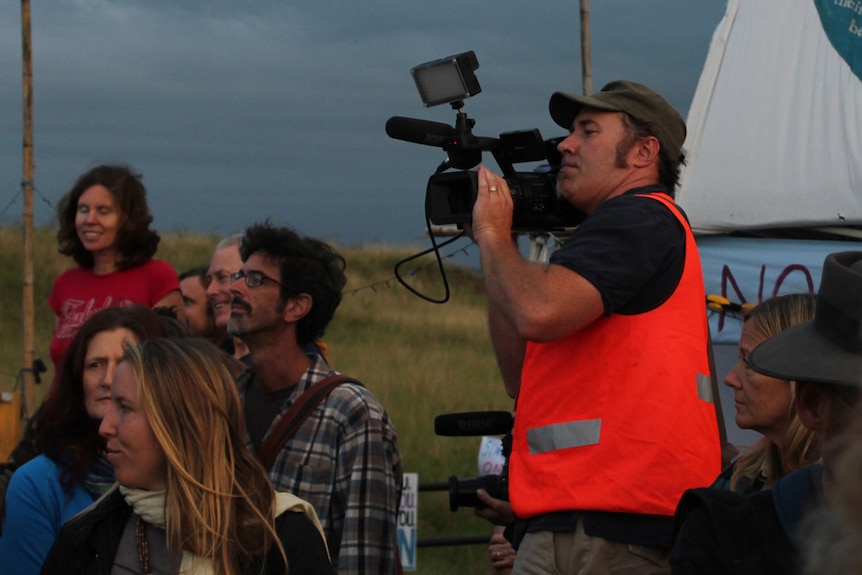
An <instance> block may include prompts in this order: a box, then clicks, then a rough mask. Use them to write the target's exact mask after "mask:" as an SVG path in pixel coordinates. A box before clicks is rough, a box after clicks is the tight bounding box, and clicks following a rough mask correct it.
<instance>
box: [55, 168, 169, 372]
mask: <svg viewBox="0 0 862 575" xmlns="http://www.w3.org/2000/svg"><path fill="white" fill-rule="evenodd" d="M57 219H58V220H59V226H60V230H59V231H58V232H57V240H58V241H59V251H60V253H61V254H64V255H68V256H72V258H73V259H74V260H75V263H77V264H78V267H75V268H72V269H69V270H66V271H65V272H63V273H62V274H60V276H59V277H57V279H56V280H55V281H54V286H53V288H52V290H51V296H50V298H49V300H48V303H49V305H50V306H51V309H52V310H53V311H54V314H55V315H56V321H55V330H54V337H53V339H52V340H51V359H52V361H53V362H54V366H55V367H56V366H59V365H61V363H62V360H63V355H64V354H65V352H66V348H67V347H68V345H69V343H70V342H71V341H72V338H73V337H74V336H75V333H77V331H78V328H79V327H80V326H81V325H82V324H83V323H84V322H85V321H86V320H87V318H88V317H90V316H91V315H93V314H94V313H95V312H97V311H99V310H100V309H104V308H108V307H118V306H127V305H130V304H133V303H137V304H142V305H146V306H148V307H151V308H155V307H168V308H172V309H173V310H174V312H175V313H176V315H177V316H180V319H182V316H183V315H184V314H183V305H182V296H181V295H180V289H179V281H178V279H177V273H176V271H175V270H174V268H173V267H171V265H170V264H169V263H167V262H165V261H162V260H154V259H152V258H153V255H154V254H155V253H156V249H157V247H158V245H159V240H160V238H159V235H158V234H157V233H156V232H155V231H153V230H151V229H150V224H151V223H152V221H153V216H152V215H151V214H150V209H149V207H148V206H147V198H146V189H145V188H144V186H143V184H142V183H141V176H140V174H137V173H135V172H134V171H133V170H132V169H131V168H130V167H129V166H123V165H102V166H97V167H95V168H93V169H91V170H90V171H88V172H86V173H85V174H83V175H82V176H81V177H79V178H78V181H77V182H75V185H74V187H73V188H72V190H71V191H70V192H69V193H68V194H66V195H65V196H63V198H62V199H61V200H60V203H59V206H58V207H57Z"/></svg>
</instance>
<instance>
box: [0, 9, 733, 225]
mask: <svg viewBox="0 0 862 575" xmlns="http://www.w3.org/2000/svg"><path fill="white" fill-rule="evenodd" d="M31 2H32V12H33V17H32V33H33V54H34V96H35V100H34V106H35V158H36V164H37V166H36V187H37V190H38V193H39V196H40V197H39V198H37V203H36V206H37V207H36V216H37V221H38V222H40V223H45V222H47V221H50V219H51V217H52V215H53V214H52V208H51V206H49V205H48V204H47V203H46V202H50V203H52V204H54V203H56V201H57V200H58V199H59V197H60V196H61V195H62V194H63V193H64V192H65V191H66V189H67V188H68V187H69V186H70V185H71V183H72V182H73V181H74V179H75V178H76V177H77V175H78V174H80V173H81V172H82V171H84V170H86V169H87V168H89V167H91V166H92V165H94V164H96V163H100V162H108V161H121V162H128V163H131V164H132V165H134V166H135V167H136V168H137V169H138V170H140V171H141V172H142V173H143V174H144V178H145V180H144V181H145V183H146V185H147V187H148V190H149V197H150V203H151V206H152V209H153V212H154V215H155V217H156V224H157V227H158V228H160V229H177V228H186V229H190V230H197V231H205V232H206V231H216V232H218V233H230V232H232V231H235V230H240V229H242V228H243V227H245V226H246V225H248V224H249V223H251V222H253V221H256V220H260V219H263V218H265V217H272V218H273V219H274V220H275V221H277V222H280V223H289V224H292V225H294V226H296V227H298V228H300V229H302V230H304V231H306V232H309V233H314V234H319V235H323V236H326V237H330V238H335V239H341V240H343V241H350V242H354V241H371V240H382V241H389V242H407V241H414V242H418V241H421V240H420V239H419V238H421V230H422V227H423V225H424V221H423V215H422V205H423V197H424V188H425V181H426V179H427V176H428V175H429V174H430V173H431V171H432V170H433V169H434V168H435V167H436V166H437V164H438V163H439V162H440V161H441V160H442V159H443V155H442V152H440V151H439V150H435V149H433V148H427V147H423V146H416V145H411V144H408V143H404V142H397V141H393V140H390V139H388V138H387V137H386V135H385V133H384V131H383V126H384V124H385V122H386V119H387V118H388V117H390V116H393V115H405V116H416V117H422V118H426V119H430V120H435V121H442V122H447V123H451V122H452V121H453V120H454V113H453V112H452V110H451V109H449V108H448V107H446V106H441V107H437V108H432V109H427V110H426V109H423V108H422V106H421V103H420V100H419V97H418V95H417V94H416V92H415V88H414V86H413V83H412V79H411V77H410V74H409V69H410V68H411V67H413V66H415V65H416V64H419V63H422V62H425V61H428V60H432V59H435V58H439V57H443V56H447V55H450V54H455V53H458V52H462V51H465V50H475V52H476V54H477V56H478V58H479V62H480V68H479V70H478V71H477V76H478V78H479V81H480V83H481V85H482V90H483V91H482V93H481V94H479V95H478V96H476V97H475V98H471V99H470V100H468V101H467V105H466V108H465V110H466V111H467V112H468V114H469V115H470V116H471V117H472V118H474V119H475V120H476V129H475V132H476V133H477V134H479V135H491V136H493V135H496V134H499V133H500V132H502V131H507V130H512V129H526V128H539V129H541V130H542V132H543V135H544V136H545V137H551V136H554V135H559V134H560V133H561V131H560V130H559V128H556V127H555V126H554V125H553V123H552V122H551V121H550V118H548V115H547V99H548V96H549V95H550V93H551V92H553V91H554V90H558V89H565V90H569V91H579V90H580V86H581V82H580V46H579V39H578V29H579V22H578V3H577V2H574V1H573V0H569V1H568V2H560V1H548V2H541V3H532V2H515V1H511V0H510V1H504V0H498V1H495V2H471V3H464V2H460V1H459V2H455V1H451V0H447V1H442V2H403V1H399V2H394V1H378V2H337V3H336V2H324V1H315V2H310V1H306V2H296V1H294V2H284V1H278V2H276V1H246V2H239V1H228V0H222V1H203V0H200V1H198V0H192V1H190V0H183V1H182V2H169V1H143V0H142V1H137V2H135V1H125V2H122V1H116V0H111V1H109V0H101V1H96V0H77V1H67V2H51V3H46V2H44V1H40V0H31ZM724 5H725V2H724V0H701V1H700V2H689V1H685V0H655V1H649V2H637V3H633V2H628V1H623V0H603V1H601V2H593V3H592V6H591V11H592V14H591V16H592V18H591V23H592V43H593V45H592V52H593V75H594V77H593V82H594V88H595V89H598V88H599V87H601V85H602V84H604V83H605V82H607V81H608V80H611V79H616V78H623V77H625V78H630V79H634V80H639V81H642V82H644V83H647V84H649V85H651V86H653V87H655V88H656V89H658V90H659V91H660V92H662V93H664V94H665V95H666V96H667V98H668V100H669V101H670V102H671V103H672V104H674V105H675V106H677V107H678V108H680V110H681V111H682V112H685V111H686V110H687V109H688V105H689V102H690V100H691V96H692V94H693V93H694V89H695V86H696V82H697V78H698V74H699V69H700V67H701V65H702V62H703V60H704V57H705V55H706V49H707V46H708V43H709V39H710V37H711V34H712V30H713V29H714V28H715V25H716V24H717V23H718V21H719V20H720V18H721V16H722V14H723V12H724ZM19 10H20V5H19V3H17V2H16V3H11V2H6V3H3V5H2V6H0V51H2V53H0V72H2V77H3V80H4V81H3V88H2V91H0V182H2V185H0V207H4V206H7V205H8V204H9V203H10V202H13V203H12V205H11V206H10V207H9V208H8V209H7V211H6V213H5V214H4V216H3V221H5V222H9V221H15V220H16V218H19V214H20V198H19V199H18V200H17V201H13V200H14V198H15V197H16V195H17V194H18V193H19V189H18V188H19V184H20V181H21V173H22V169H21V135H20V134H21V117H22V115H21V59H20V54H21V44H20V11H19ZM487 161H489V162H491V163H493V162H492V161H491V160H490V158H489V159H488V160H487ZM43 198H44V200H45V201H44V202H43V201H41V200H42V199H43Z"/></svg>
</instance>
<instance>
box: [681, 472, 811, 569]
mask: <svg viewBox="0 0 862 575" xmlns="http://www.w3.org/2000/svg"><path fill="white" fill-rule="evenodd" d="M822 471H823V468H822V466H821V465H808V466H806V467H803V468H801V469H799V470H797V471H795V472H793V473H791V474H789V475H785V476H784V477H782V478H781V479H779V480H778V481H776V483H775V486H774V487H773V489H772V490H771V491H760V492H756V493H752V494H749V495H746V496H743V495H740V494H738V493H734V492H732V491H725V490H721V489H690V490H689V491H686V492H685V494H684V495H683V497H682V499H681V500H680V503H679V506H678V508H677V511H676V515H675V516H674V532H675V542H674V547H673V550H672V552H671V555H670V566H671V572H672V573H673V574H674V575H731V574H733V575H793V574H796V573H798V572H799V567H800V559H799V551H800V549H801V547H802V542H801V541H800V540H799V534H800V524H801V522H802V519H803V517H804V516H805V514H806V513H807V512H808V511H809V510H811V509H812V508H814V507H815V506H816V505H818V504H819V503H820V501H821V498H822V494H823V485H822V483H821V475H822Z"/></svg>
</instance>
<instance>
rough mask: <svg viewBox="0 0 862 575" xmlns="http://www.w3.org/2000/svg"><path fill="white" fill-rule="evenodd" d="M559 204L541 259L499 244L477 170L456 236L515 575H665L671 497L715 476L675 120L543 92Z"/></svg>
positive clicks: (626, 96)
mask: <svg viewBox="0 0 862 575" xmlns="http://www.w3.org/2000/svg"><path fill="white" fill-rule="evenodd" d="M550 112H551V117H552V118H553V119H554V121H555V122H556V123H557V124H559V125H560V126H562V127H563V128H565V129H567V130H569V131H570V135H569V136H568V137H567V138H566V139H564V140H563V141H562V142H561V143H560V144H559V146H558V149H559V151H560V152H561V154H562V165H561V168H560V174H559V178H558V181H557V193H558V195H559V196H560V197H562V198H563V199H565V200H566V201H567V202H569V203H570V204H571V205H573V206H575V207H576V208H579V209H580V210H581V211H583V212H584V213H585V214H586V215H587V217H586V219H585V220H584V221H583V223H582V224H580V225H579V226H578V228H577V229H575V230H574V231H573V233H572V234H571V235H570V237H569V238H568V239H567V240H566V242H565V243H564V244H563V246H562V247H561V248H560V249H559V250H557V251H556V252H555V253H554V254H553V255H552V256H551V259H550V263H549V264H539V263H534V262H531V261H528V260H526V259H525V258H524V257H523V256H522V255H521V254H520V252H519V250H518V247H517V244H516V242H514V241H513V240H512V234H511V223H512V213H513V202H512V198H511V194H510V191H509V188H508V186H507V184H506V181H505V180H504V179H503V178H502V177H500V176H499V175H497V174H495V173H493V172H491V171H490V170H488V169H487V168H485V167H480V168H479V190H478V196H477V199H476V203H475V205H474V209H473V221H472V226H471V233H472V235H473V238H474V240H475V241H476V243H477V244H478V246H479V250H480V259H481V264H482V271H483V274H484V278H485V284H486V286H487V290H488V299H489V305H488V314H489V325H490V331H491V337H492V341H493V343H494V350H495V352H496V354H497V358H498V363H499V365H500V370H501V373H502V374H503V380H504V383H505V385H506V389H507V392H508V393H509V395H511V396H512V397H513V398H514V397H516V398H517V416H516V418H515V429H514V432H513V447H512V454H511V457H510V465H509V474H510V478H509V497H510V500H511V504H512V509H513V511H514V513H515V515H516V516H517V517H518V519H517V520H516V522H515V524H514V525H513V529H512V538H513V539H514V543H515V544H516V545H518V546H519V549H518V555H517V558H516V560H515V565H514V572H515V573H516V574H517V573H528V572H529V573H602V574H608V573H611V574H612V573H667V572H669V568H668V566H667V555H668V553H669V550H670V545H671V525H672V515H673V512H674V510H675V508H676V504H677V502H678V501H679V497H680V496H681V495H682V493H683V491H685V490H686V489H688V488H691V487H697V486H702V485H708V484H710V483H711V482H712V480H713V479H714V478H715V476H716V475H717V474H718V473H719V471H720V467H721V453H720V442H719V435H718V426H717V423H716V418H715V410H714V407H713V405H712V403H711V396H710V369H709V361H708V356H707V338H708V328H707V323H706V312H705V309H704V287H703V279H702V273H701V268H700V259H699V255H698V251H697V247H696V246H695V243H694V236H693V235H692V233H691V229H690V228H689V226H688V223H687V221H686V219H685V216H684V214H683V213H682V211H681V210H680V209H679V208H678V207H677V206H676V205H675V203H674V201H673V192H674V188H675V186H676V183H677V180H678V178H679V165H680V163H681V160H682V158H681V156H682V153H681V148H682V144H683V141H684V140H685V134H686V129H685V122H684V121H683V119H682V117H681V116H680V115H679V113H677V111H676V110H674V109H673V108H672V107H671V106H670V105H669V104H668V103H667V102H666V101H665V100H664V98H662V97H661V96H660V95H659V94H657V93H655V92H654V91H652V90H651V89H649V88H647V87H646V86H643V85H641V84H637V83H635V82H629V81H615V82H611V83H609V84H607V85H606V86H605V87H604V88H602V90H601V91H600V92H597V93H595V94H593V95H591V96H578V95H572V94H565V93H562V92H557V93H555V94H554V95H553V96H551V100H550Z"/></svg>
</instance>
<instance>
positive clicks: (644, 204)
mask: <svg viewBox="0 0 862 575" xmlns="http://www.w3.org/2000/svg"><path fill="white" fill-rule="evenodd" d="M653 193H667V188H665V187H664V186H661V185H655V186H645V187H642V188H635V189H633V190H629V191H628V192H626V193H625V194H623V195H621V196H617V197H615V198H611V199H610V200H607V201H605V202H603V203H602V204H601V205H600V206H599V207H598V208H596V210H595V211H594V212H593V213H592V214H590V216H589V217H588V218H587V219H586V220H584V222H583V223H582V224H581V225H580V226H579V227H578V228H577V229H576V230H575V231H574V232H573V233H572V235H571V236H570V237H569V239H567V240H566V242H565V243H564V244H563V246H562V247H561V248H560V249H558V250H557V251H556V252H554V253H553V254H552V255H551V259H550V263H552V264H558V265H561V266H563V267H566V268H568V269H570V270H572V271H574V272H575V273H577V274H579V275H580V276H582V277H583V278H584V279H586V280H587V281H588V282H590V283H591V284H593V286H594V287H595V288H596V289H597V290H598V291H599V293H600V294H601V296H602V302H603V303H604V306H605V314H606V315H611V314H612V313H618V314H622V315H634V314H638V313H644V312H647V311H650V310H652V309H655V308H656V307H658V306H659V305H661V304H662V303H663V302H664V301H665V300H666V299H667V298H668V297H669V296H670V294H671V293H673V290H674V289H675V288H676V285H677V283H679V279H680V277H682V269H683V265H684V264H685V230H684V229H683V227H682V224H681V223H680V222H679V220H678V219H677V218H676V216H675V215H674V214H673V213H672V212H671V211H670V210H669V209H668V208H667V207H666V206H665V205H664V204H663V203H661V202H659V201H656V200H653V199H650V198H646V197H642V196H638V195H636V194H653Z"/></svg>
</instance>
